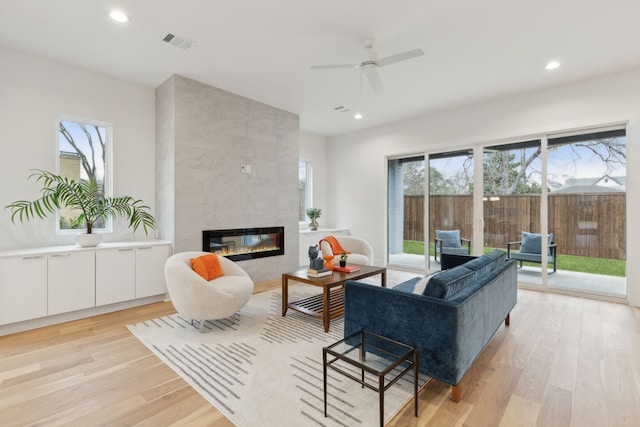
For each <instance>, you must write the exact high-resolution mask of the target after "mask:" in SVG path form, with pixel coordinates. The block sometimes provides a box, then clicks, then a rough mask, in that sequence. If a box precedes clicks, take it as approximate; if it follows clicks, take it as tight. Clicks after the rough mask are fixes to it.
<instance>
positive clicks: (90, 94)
mask: <svg viewBox="0 0 640 427" xmlns="http://www.w3.org/2000/svg"><path fill="white" fill-rule="evenodd" d="M0 64H2V66H1V67H0V141H1V142H0V144H2V155H1V156H0V250H2V249H14V248H27V247H38V246H50V245H61V244H70V243H72V242H73V237H72V236H56V234H55V219H54V218H55V217H54V216H52V217H50V218H47V219H45V220H39V219H38V220H33V221H30V222H27V223H25V224H19V223H18V224H15V225H14V224H13V223H11V220H10V211H9V210H5V209H3V208H4V206H6V205H7V204H9V203H11V202H13V201H15V200H19V199H28V200H35V199H36V198H38V197H39V194H40V193H39V190H40V187H39V186H38V185H36V184H35V182H34V181H32V180H29V181H28V180H27V177H28V176H29V174H30V169H35V168H37V169H46V170H50V171H55V168H56V156H57V146H56V141H57V132H56V120H57V117H58V114H65V115H70V116H76V117H80V118H88V119H94V120H99V121H104V122H109V123H111V124H113V192H114V195H121V194H128V195H131V196H133V197H136V198H139V199H142V200H143V201H144V202H145V203H146V204H147V205H149V206H150V207H151V208H152V211H153V210H154V198H155V195H154V174H155V171H154V163H155V162H154V146H155V135H154V134H155V131H154V129H155V101H154V89H153V88H150V87H145V86H140V85H136V84H133V83H129V82H125V81H123V80H118V79H115V78H112V77H108V76H105V75H102V74H98V73H94V72H90V71H86V70H83V69H81V68H77V67H74V66H70V65H65V64H61V63H57V62H53V61H49V60H46V59H43V58H39V57H35V56H32V55H29V54H26V53H22V52H17V51H13V50H9V49H5V48H2V47H0ZM114 230H115V232H114V233H112V234H111V235H105V236H104V240H105V241H125V240H133V238H134V236H133V234H132V232H131V230H130V229H128V228H127V227H126V224H123V222H122V221H120V222H118V223H116V224H114ZM150 237H153V236H150ZM135 238H136V239H137V240H142V239H145V238H147V237H146V236H145V235H144V232H143V231H141V230H138V232H137V233H136V236H135Z"/></svg>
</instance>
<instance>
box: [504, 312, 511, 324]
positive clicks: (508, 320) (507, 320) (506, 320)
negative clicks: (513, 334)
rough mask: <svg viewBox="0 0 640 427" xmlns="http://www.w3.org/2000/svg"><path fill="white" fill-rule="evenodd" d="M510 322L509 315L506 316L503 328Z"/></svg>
mask: <svg viewBox="0 0 640 427" xmlns="http://www.w3.org/2000/svg"><path fill="white" fill-rule="evenodd" d="M510 322H511V313H509V314H507V317H505V318H504V324H505V326H509V323H510Z"/></svg>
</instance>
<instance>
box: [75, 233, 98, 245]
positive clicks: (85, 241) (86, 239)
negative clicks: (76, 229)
mask: <svg viewBox="0 0 640 427" xmlns="http://www.w3.org/2000/svg"><path fill="white" fill-rule="evenodd" d="M75 241H76V245H78V246H82V247H83V248H92V247H94V246H98V245H99V244H100V243H101V242H102V234H98V233H91V234H87V233H82V234H78V235H76V238H75Z"/></svg>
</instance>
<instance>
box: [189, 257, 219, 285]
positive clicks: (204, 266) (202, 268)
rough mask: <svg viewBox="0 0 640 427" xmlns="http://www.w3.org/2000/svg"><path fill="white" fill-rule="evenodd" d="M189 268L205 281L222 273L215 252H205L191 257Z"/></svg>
mask: <svg viewBox="0 0 640 427" xmlns="http://www.w3.org/2000/svg"><path fill="white" fill-rule="evenodd" d="M190 261H191V268H193V271H195V272H196V273H198V274H199V275H200V276H202V278H203V279H204V280H206V281H207V282H208V281H209V280H213V279H215V278H217V277H220V276H222V275H224V272H223V271H222V266H221V265H220V260H219V259H218V255H216V254H207V255H202V256H199V257H198V258H191V259H190Z"/></svg>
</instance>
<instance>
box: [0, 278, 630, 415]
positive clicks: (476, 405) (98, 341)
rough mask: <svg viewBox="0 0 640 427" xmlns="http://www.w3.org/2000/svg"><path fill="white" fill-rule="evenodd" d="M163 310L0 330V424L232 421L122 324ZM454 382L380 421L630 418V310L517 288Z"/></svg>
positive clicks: (429, 389) (154, 307) (160, 306)
mask: <svg viewBox="0 0 640 427" xmlns="http://www.w3.org/2000/svg"><path fill="white" fill-rule="evenodd" d="M278 286H279V281H273V282H268V283H263V284H260V285H258V286H256V291H257V292H261V291H264V290H267V289H271V288H274V287H278ZM172 312H174V309H173V306H172V305H171V304H170V303H166V302H164V303H156V304H151V305H148V306H144V307H139V308H133V309H129V310H125V311H121V312H117V313H111V314H107V315H102V316H96V317H92V318H88V319H83V320H79V321H74V322H69V323H65V324H61V325H56V326H51V327H46V328H41V329H38V330H34V331H29V332H23V333H19V334H14V335H9V336H6V337H0V425H2V426H25V425H39V426H53V425H77V426H83V427H84V426H95V425H109V426H130V425H147V426H154V427H155V426H165V425H181V426H182V425H193V426H217V427H221V426H231V425H232V424H231V422H229V421H228V420H227V419H225V418H224V416H222V414H220V413H219V412H218V411H217V410H216V409H215V408H214V407H213V406H211V405H210V404H209V403H208V402H207V401H206V400H204V398H202V397H201V396H200V395H199V394H198V393H196V392H195V391H193V390H192V389H191V387H189V386H188V385H187V384H186V383H185V382H184V381H183V380H182V379H181V378H180V377H179V376H178V375H176V374H175V373H174V372H173V371H172V370H171V369H169V368H168V367H167V366H165V365H164V364H163V363H162V362H160V360H159V359H158V358H157V357H155V356H154V355H153V354H152V353H151V352H150V351H149V350H148V349H147V348H146V347H145V346H144V345H143V344H141V343H140V342H139V341H138V340H137V339H136V338H134V337H133V335H131V334H130V333H129V332H128V330H127V329H126V327H125V325H127V324H130V323H134V322H139V321H142V320H146V319H150V318H154V317H158V316H163V315H166V314H169V313H172ZM318 326H319V327H320V324H319V325H318ZM462 384H463V390H462V400H461V401H460V403H457V404H456V403H454V402H452V401H451V400H450V388H449V387H448V386H445V385H444V384H441V383H438V382H436V381H432V382H431V383H429V384H428V385H427V386H426V387H425V388H424V389H423V390H422V391H421V393H420V416H419V418H414V417H413V414H412V405H409V406H408V407H407V408H406V409H405V410H404V411H402V412H401V413H400V414H398V416H397V417H396V418H395V419H394V420H393V421H392V422H391V424H390V425H392V426H402V427H405V426H427V425H428V426H454V425H456V426H458V425H460V426H529V425H531V426H534V425H535V426H545V427H548V426H575V427H582V426H612V427H613V426H615V427H618V426H639V425H640V409H639V408H640V309H637V308H632V307H629V306H625V305H621V304H614V303H608V302H600V301H595V300H589V299H582V298H576V297H569V296H563V295H555V294H545V293H539V292H535V291H524V290H521V291H519V294H518V305H517V306H516V308H515V309H514V311H513V312H512V314H511V326H510V327H509V328H506V327H504V326H502V327H501V328H500V329H499V330H498V332H497V333H496V335H495V336H494V337H493V339H492V340H491V342H490V343H489V345H488V347H487V348H486V349H485V350H484V351H483V352H482V354H481V355H480V356H479V358H478V360H477V361H476V362H475V363H474V365H473V367H472V368H471V369H470V370H469V372H468V373H467V375H466V376H465V378H464V379H463V382H462ZM372 410H376V411H377V408H375V409H374V408H372ZM283 426H286V423H285V422H283ZM296 427H297V426H296Z"/></svg>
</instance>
